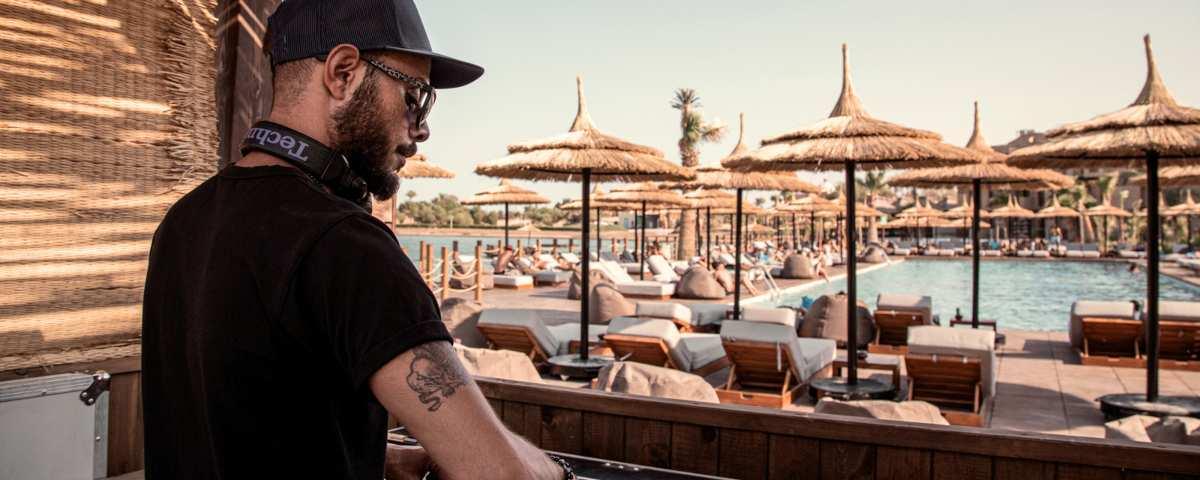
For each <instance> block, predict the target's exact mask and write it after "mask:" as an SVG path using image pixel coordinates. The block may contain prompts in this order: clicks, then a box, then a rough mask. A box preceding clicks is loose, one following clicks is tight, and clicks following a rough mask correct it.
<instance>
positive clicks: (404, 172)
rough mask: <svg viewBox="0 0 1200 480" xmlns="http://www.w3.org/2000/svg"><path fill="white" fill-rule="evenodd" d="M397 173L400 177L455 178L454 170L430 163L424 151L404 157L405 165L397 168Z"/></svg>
mask: <svg viewBox="0 0 1200 480" xmlns="http://www.w3.org/2000/svg"><path fill="white" fill-rule="evenodd" d="M396 175H398V176H400V178H454V172H451V171H449V170H446V169H444V168H442V167H439V166H437V165H434V164H432V163H429V162H428V161H427V159H426V158H425V154H423V153H418V154H416V155H413V156H411V157H408V158H406V159H404V167H402V168H401V169H400V170H397V171H396Z"/></svg>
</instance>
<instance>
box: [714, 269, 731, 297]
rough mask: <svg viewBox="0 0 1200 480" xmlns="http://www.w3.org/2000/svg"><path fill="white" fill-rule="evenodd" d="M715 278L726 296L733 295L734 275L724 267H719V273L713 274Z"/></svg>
mask: <svg viewBox="0 0 1200 480" xmlns="http://www.w3.org/2000/svg"><path fill="white" fill-rule="evenodd" d="M713 278H715V279H716V280H717V284H718V285H720V286H721V288H724V289H725V294H726V295H728V294H730V293H733V287H734V285H733V273H732V272H730V271H729V270H726V269H725V268H723V267H717V271H715V272H713Z"/></svg>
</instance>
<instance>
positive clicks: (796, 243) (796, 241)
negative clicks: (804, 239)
mask: <svg viewBox="0 0 1200 480" xmlns="http://www.w3.org/2000/svg"><path fill="white" fill-rule="evenodd" d="M799 249H800V230H799V229H798V228H797V227H796V212H792V250H793V251H796V250H799Z"/></svg>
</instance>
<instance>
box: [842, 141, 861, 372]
mask: <svg viewBox="0 0 1200 480" xmlns="http://www.w3.org/2000/svg"><path fill="white" fill-rule="evenodd" d="M856 166H857V165H856V162H855V161H854V160H850V161H847V162H846V225H847V228H846V245H847V248H846V250H845V252H843V253H842V257H843V259H844V260H845V262H846V370H847V373H846V383H847V384H848V385H857V384H858V298H857V297H858V292H857V287H858V279H857V277H858V272H857V271H856V269H857V268H858V255H856V254H855V252H854V234H855V232H854V220H855V218H854V216H855V211H854V209H855V208H856V205H855V204H856V203H858V202H856V201H854V187H855V185H854V169H855V167H856Z"/></svg>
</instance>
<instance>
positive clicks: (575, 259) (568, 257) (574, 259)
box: [559, 252, 579, 264]
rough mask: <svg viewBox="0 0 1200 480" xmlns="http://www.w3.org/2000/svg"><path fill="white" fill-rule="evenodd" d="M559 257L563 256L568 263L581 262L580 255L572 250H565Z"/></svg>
mask: <svg viewBox="0 0 1200 480" xmlns="http://www.w3.org/2000/svg"><path fill="white" fill-rule="evenodd" d="M559 257H562V259H563V260H565V261H566V262H567V263H570V264H576V263H579V255H576V254H574V253H571V252H563V253H562V254H560V255H559Z"/></svg>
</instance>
